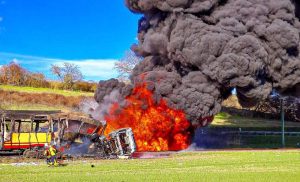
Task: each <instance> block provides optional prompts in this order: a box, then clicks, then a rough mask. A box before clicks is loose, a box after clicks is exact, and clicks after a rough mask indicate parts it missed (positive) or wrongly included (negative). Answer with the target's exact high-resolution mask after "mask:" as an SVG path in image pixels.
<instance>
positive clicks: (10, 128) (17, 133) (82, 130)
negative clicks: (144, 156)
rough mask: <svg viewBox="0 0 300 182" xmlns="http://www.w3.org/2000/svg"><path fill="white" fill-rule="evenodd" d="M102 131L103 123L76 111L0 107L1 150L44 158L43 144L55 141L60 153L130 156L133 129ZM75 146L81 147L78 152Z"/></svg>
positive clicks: (104, 126)
mask: <svg viewBox="0 0 300 182" xmlns="http://www.w3.org/2000/svg"><path fill="white" fill-rule="evenodd" d="M105 130H106V123H105V122H100V121H97V120H95V119H93V118H91V117H90V116H86V115H82V114H78V113H63V112H61V111H12V110H1V111H0V152H1V153H4V154H5V153H12V152H16V153H21V154H23V155H24V156H25V157H28V158H44V157H45V156H44V155H43V151H44V146H45V145H50V144H54V145H56V147H57V148H58V150H59V151H60V153H61V156H63V155H68V156H72V155H76V156H83V157H84V156H88V157H95V158H103V159H111V158H129V157H131V154H132V153H134V152H135V151H136V143H135V139H134V135H133V132H132V129H131V128H121V129H118V130H115V131H112V132H110V133H109V134H107V133H106V132H107V131H105ZM105 135H106V136H107V137H106V136H105ZM78 146H84V149H82V147H81V150H80V151H79V150H78V151H77V147H78Z"/></svg>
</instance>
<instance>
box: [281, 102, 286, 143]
mask: <svg viewBox="0 0 300 182" xmlns="http://www.w3.org/2000/svg"><path fill="white" fill-rule="evenodd" d="M280 120H281V146H282V148H284V147H285V133H284V132H285V131H284V130H285V123H284V106H283V99H280Z"/></svg>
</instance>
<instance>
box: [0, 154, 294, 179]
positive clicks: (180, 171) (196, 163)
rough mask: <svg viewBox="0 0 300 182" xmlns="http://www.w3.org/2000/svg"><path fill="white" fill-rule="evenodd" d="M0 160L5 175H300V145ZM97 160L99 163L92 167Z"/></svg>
mask: <svg viewBox="0 0 300 182" xmlns="http://www.w3.org/2000/svg"><path fill="white" fill-rule="evenodd" d="M65 164H67V166H64V167H56V168H55V167H50V168H49V167H47V166H46V165H45V164H44V163H42V162H41V161H40V162H38V165H36V166H35V165H32V166H13V165H11V164H9V163H5V164H4V163H2V164H0V171H1V173H0V181H5V182H8V181H71V182H74V181H82V182H83V181H251V182H252V181H272V182H273V181H280V182H281V181H289V182H290V181H300V151H296V150H293V151H291V150H289V151H283V150H277V151H276V150H273V151H219V152H215V151H210V152H209V151H207V152H182V153H177V154H174V155H172V156H171V157H170V158H162V159H129V160H97V161H93V160H89V161H82V160H81V161H78V160H77V161H69V162H65ZM91 164H93V165H95V167H93V168H92V167H91Z"/></svg>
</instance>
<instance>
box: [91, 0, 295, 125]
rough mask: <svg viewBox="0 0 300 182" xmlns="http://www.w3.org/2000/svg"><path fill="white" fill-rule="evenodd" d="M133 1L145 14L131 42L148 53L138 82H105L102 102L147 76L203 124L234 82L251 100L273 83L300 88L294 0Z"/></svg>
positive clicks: (244, 99)
mask: <svg viewBox="0 0 300 182" xmlns="http://www.w3.org/2000/svg"><path fill="white" fill-rule="evenodd" d="M295 3H296V1H295ZM126 5H127V6H128V8H129V9H130V10H131V11H132V12H135V13H140V14H143V15H144V16H143V17H142V18H141V19H140V21H139V30H138V39H139V44H138V45H134V46H133V47H132V49H133V50H134V51H135V53H136V54H138V55H140V56H143V57H144V60H143V61H142V62H141V63H140V64H138V65H137V66H136V67H135V68H134V71H133V74H132V76H131V82H132V85H123V83H119V82H117V81H116V80H110V81H107V82H100V84H99V87H98V90H97V92H96V95H95V98H96V100H97V101H98V102H102V101H103V99H104V97H105V96H106V95H109V94H110V93H111V91H112V90H117V91H118V93H119V94H120V96H121V98H122V97H123V98H124V97H125V96H127V95H129V94H130V91H131V89H132V88H133V86H135V85H138V84H139V83H141V82H146V83H147V86H148V89H149V90H151V91H153V93H154V95H155V96H154V99H155V100H160V99H161V98H163V99H164V100H166V101H167V103H168V105H169V106H170V107H173V108H175V109H181V110H184V111H185V113H186V114H187V118H188V119H189V120H190V121H191V122H192V123H194V124H198V123H199V121H200V120H199V118H204V117H207V116H212V115H215V114H216V113H217V112H219V111H220V109H221V102H222V100H224V99H226V98H227V97H228V96H229V95H230V93H231V91H232V89H233V88H236V90H237V96H238V98H239V102H240V103H241V105H243V106H248V107H249V106H253V105H255V104H256V103H257V101H259V100H261V99H266V98H267V97H268V96H269V95H270V93H271V92H272V90H276V91H277V92H279V93H282V94H288V95H295V96H300V57H299V48H300V47H299V33H300V23H299V19H298V18H297V17H296V14H295V4H293V2H291V1H290V0H264V1H262V0H126ZM298 7H299V4H298V6H297V9H299V8H298ZM297 15H299V13H298V12H297Z"/></svg>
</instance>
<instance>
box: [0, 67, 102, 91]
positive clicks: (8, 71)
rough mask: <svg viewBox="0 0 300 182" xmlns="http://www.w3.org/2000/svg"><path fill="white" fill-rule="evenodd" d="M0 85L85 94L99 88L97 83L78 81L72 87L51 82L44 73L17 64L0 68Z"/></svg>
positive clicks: (67, 84) (66, 83)
mask: <svg viewBox="0 0 300 182" xmlns="http://www.w3.org/2000/svg"><path fill="white" fill-rule="evenodd" d="M0 84H5V85H15V86H29V87H37V88H52V89H61V90H74V91H85V92H94V91H95V90H96V88H97V83H95V82H87V81H82V80H76V81H74V83H72V84H71V85H70V83H69V82H64V81H50V80H47V79H46V77H45V75H44V74H43V73H33V72H30V71H28V70H26V69H25V68H23V67H22V66H21V65H19V64H17V63H15V62H11V63H9V64H7V65H3V66H2V67H1V68H0Z"/></svg>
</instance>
